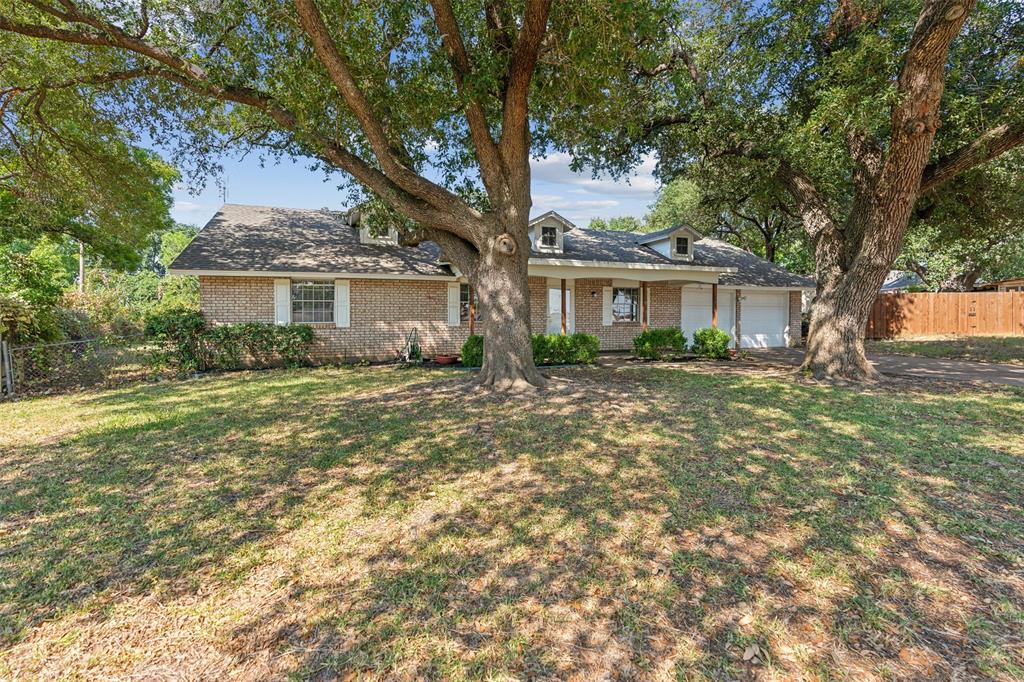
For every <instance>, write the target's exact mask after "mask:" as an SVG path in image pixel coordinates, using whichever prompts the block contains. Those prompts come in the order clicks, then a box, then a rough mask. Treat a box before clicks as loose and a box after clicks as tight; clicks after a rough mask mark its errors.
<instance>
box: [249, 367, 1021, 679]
mask: <svg viewBox="0 0 1024 682" xmlns="http://www.w3.org/2000/svg"><path fill="white" fill-rule="evenodd" d="M646 378H647V379H648V380H647V381H645V382H643V383H630V382H626V383H625V384H624V383H623V382H621V381H617V382H611V385H610V386H602V385H601V382H600V381H597V382H593V383H587V384H586V385H585V386H582V387H581V388H580V390H579V391H578V394H577V395H572V394H569V395H568V396H566V399H565V400H564V401H562V402H559V401H558V400H557V399H552V398H551V397H545V398H542V399H540V400H523V401H521V403H520V404H519V405H517V406H516V410H515V412H514V413H512V414H508V415H506V416H504V418H502V419H501V422H500V424H498V425H497V426H496V427H495V437H494V442H495V444H496V452H495V458H496V466H495V467H494V469H493V470H491V471H488V472H486V473H487V477H486V478H485V479H482V480H479V481H476V482H475V483H473V484H472V485H470V486H469V488H468V489H465V488H462V489H460V491H459V493H458V494H457V493H456V492H454V491H452V492H450V494H449V495H447V496H446V497H445V503H444V504H443V505H441V506H437V505H432V504H430V501H429V499H427V500H424V498H423V496H422V495H423V490H424V486H423V482H422V481H421V480H418V477H419V476H420V475H423V474H424V473H425V474H426V475H427V476H429V475H430V472H421V471H412V472H409V473H412V474H413V476H412V478H408V477H404V476H400V477H399V478H398V480H396V482H395V487H394V489H393V494H395V495H396V496H399V497H404V496H411V497H412V498H419V500H420V505H414V506H413V507H412V508H410V510H409V513H408V515H407V516H406V520H408V519H415V518H419V519H420V522H417V523H412V524H409V525H408V526H405V527H406V528H411V529H413V530H412V531H411V532H409V533H408V534H407V535H405V536H401V535H398V536H395V537H392V538H391V540H392V541H391V542H374V543H370V544H371V545H372V547H371V548H368V551H365V552H363V553H362V556H361V557H360V560H359V561H358V562H356V563H358V564H360V565H359V566H358V567H357V568H355V569H353V568H352V567H351V566H350V565H346V567H345V570H342V571H338V572H334V571H332V570H331V568H330V567H329V566H325V565H324V564H323V563H320V564H318V565H317V566H316V567H312V566H311V567H309V569H308V570H298V571H296V576H297V577H296V579H295V582H294V583H293V584H292V590H291V591H290V592H289V595H288V596H286V597H283V598H282V599H281V600H280V601H279V602H277V603H276V604H275V605H273V606H270V607H268V608H266V609H265V610H264V611H263V612H262V613H254V614H253V615H252V617H250V618H248V619H246V622H245V623H244V624H243V625H241V626H240V627H239V628H237V629H236V630H234V631H233V632H232V636H233V637H237V641H239V642H245V641H249V640H251V638H252V637H253V636H254V633H257V632H260V633H262V634H261V636H259V637H256V639H257V641H259V642H261V643H262V645H263V646H265V645H266V643H267V642H275V643H276V644H277V646H278V647H279V650H280V651H282V652H284V659H288V660H294V661H295V663H294V668H293V670H295V671H297V672H298V673H299V674H300V676H317V675H323V674H328V675H329V674H332V673H334V672H340V671H363V672H366V673H373V672H376V673H383V674H385V675H388V676H392V675H393V676H397V677H401V678H417V677H426V678H432V679H449V678H460V677H484V676H488V675H491V676H493V675H500V674H502V673H505V674H510V675H514V676H527V677H530V676H538V677H551V678H559V679H561V678H567V677H573V676H577V677H579V678H580V679H593V678H595V677H598V676H601V675H605V674H611V675H613V676H614V675H617V676H620V677H623V678H637V677H658V676H665V675H667V676H669V677H674V676H676V675H677V674H678V675H690V674H692V675H698V676H699V675H707V676H709V677H712V678H718V677H721V676H730V677H740V676H757V675H758V674H759V673H763V674H767V673H766V672H764V671H765V670H766V669H767V670H770V671H772V672H773V673H774V674H776V675H782V676H788V675H803V674H815V671H817V672H818V673H820V672H822V671H826V670H833V671H846V672H850V673H852V674H854V675H895V676H900V677H914V676H921V675H924V676H926V677H935V678H936V679H943V678H948V676H949V675H951V674H953V673H954V671H956V672H967V673H969V674H976V675H977V674H982V675H988V674H999V673H1000V672H1001V670H1000V668H1003V669H1005V670H1009V671H1010V674H1011V676H1012V672H1013V670H1014V667H1013V666H1019V665H1020V664H1021V659H1020V653H1021V652H1020V648H1019V645H1020V640H1019V635H1016V636H1014V635H1013V634H1012V633H1013V632H1014V628H1015V627H1016V625H1017V624H1019V615H1014V613H1015V612H1014V609H1016V610H1018V612H1019V609H1020V608H1021V606H1022V604H1024V593H1022V592H1021V585H1020V581H1019V580H1015V579H1010V580H1005V581H1004V580H1001V578H1000V576H1001V575H1003V574H1004V573H1005V572H1006V570H1007V569H1008V568H1010V567H1012V565H1013V562H1014V561H1015V560H1017V561H1019V557H1020V552H1021V546H1020V544H1019V543H1020V540H1019V537H1020V535H1019V530H1020V528H1021V522H1022V519H1021V517H1020V515H1019V513H1015V512H1014V511H1013V507H1012V504H1013V503H1014V502H1019V500H1020V489H1019V486H1018V485H1017V484H1016V483H1013V487H1009V488H1008V487H1006V484H1008V483H1012V481H1011V480H1010V477H1009V476H1005V477H1003V476H1000V475H998V474H997V473H996V472H994V471H992V467H993V465H1003V466H1012V467H1019V459H1018V457H1019V456H1020V452H1019V449H1018V450H1017V451H1016V452H1007V451H1003V450H1001V449H999V448H997V447H993V446H991V445H987V444H986V445H983V444H980V442H976V439H975V434H970V433H964V432H963V430H962V428H959V429H958V428H956V427H955V426H954V425H952V424H950V423H949V419H948V417H949V415H948V413H947V411H948V410H949V408H950V407H951V406H953V405H955V404H957V403H956V401H955V400H950V399H948V398H947V397H943V396H936V395H932V394H922V395H921V396H920V399H921V400H924V401H927V402H925V404H924V405H923V406H922V405H910V406H907V405H906V402H905V401H906V398H907V396H905V395H901V396H898V397H897V396H892V395H888V396H887V395H884V394H883V395H878V396H864V395H858V394H855V393H850V392H844V391H837V390H833V389H821V388H817V387H805V386H800V385H796V384H783V385H770V386H769V385H763V384H759V382H756V381H749V380H733V379H725V380H723V379H722V378H721V377H718V378H714V379H711V380H710V381H709V380H707V379H704V378H698V377H694V376H692V375H690V376H686V377H685V379H686V380H685V381H684V382H679V377H678V376H671V375H647V377H646ZM651 379H653V380H651ZM714 383H717V384H718V386H714V385H713V384H714ZM723 383H724V384H725V385H722V384H723ZM623 391H625V392H626V393H625V394H623ZM894 398H895V399H894ZM966 402H967V403H968V404H969V403H970V400H966ZM876 403H877V404H876ZM772 405H787V406H788V407H787V408H785V409H782V408H776V407H772ZM959 407H961V408H962V407H963V405H962V404H960V405H959ZM975 407H976V408H977V409H978V410H995V412H997V413H998V412H1000V411H1002V412H1003V413H1002V414H1001V415H1000V416H1001V418H1003V419H1002V422H1001V423H1003V424H1007V423H1012V421H1007V419H1005V418H1007V417H1013V416H1018V417H1019V415H1020V405H1014V406H1004V407H993V406H989V407H983V405H982V404H980V403H979V404H978V405H976V406H975ZM465 415H466V419H467V420H470V421H472V420H474V419H483V420H487V419H493V411H488V410H481V409H478V408H476V407H473V406H467V407H466V409H465ZM990 416H991V414H989V415H987V416H983V415H982V414H981V413H980V412H978V413H975V414H973V415H967V416H961V418H960V420H961V421H962V422H964V424H977V423H978V421H980V422H981V423H987V422H988V421H989V417H990ZM908 417H913V418H914V419H915V420H916V421H915V422H914V423H913V428H906V427H907V424H906V422H905V420H906V419H907V418H908ZM964 424H961V427H962V426H963V425H964ZM766 425H767V426H769V428H768V430H766V429H765V426H766ZM641 426H642V427H643V428H642V429H640V428H638V427H641ZM901 427H902V428H901ZM953 429H956V431H955V433H956V434H957V435H956V436H955V437H954V431H953ZM809 434H813V435H809ZM978 440H979V441H980V440H984V438H983V437H981V436H980V435H979V436H978ZM954 448H955V450H954ZM952 464H955V466H956V471H955V472H950V471H948V468H949V467H950V466H951V465H952ZM951 473H953V474H954V476H952V477H951V476H950V474H951ZM949 478H956V479H958V480H959V482H961V483H968V482H971V483H972V484H973V485H974V486H975V487H974V488H973V489H972V491H971V492H970V493H968V494H965V493H963V492H962V491H959V492H957V491H955V490H953V489H952V486H951V484H950V481H949V480H948V479H949ZM449 480H457V479H449ZM1004 491H1009V494H1010V497H1006V495H1005V493H1004ZM1007 503H1009V505H1008V504H1007ZM424 505H425V506H424ZM965 511H967V512H969V513H970V514H972V515H973V518H972V520H971V521H970V524H971V525H970V527H969V528H967V527H964V526H962V521H963V519H961V518H959V515H961V514H962V513H964V512H965ZM396 522H397V523H398V525H399V527H400V528H401V527H402V525H403V521H402V520H401V519H396ZM1012 529H1016V531H1017V532H1012V533H1009V534H1007V531H1010V530H1012ZM965 532H970V533H975V534H976V535H974V536H973V539H974V540H977V541H980V543H981V544H977V543H975V544H972V543H971V542H970V541H969V539H965V538H964V537H960V536H962V535H964V533H965ZM979 554H980V556H979ZM311 576H315V577H311ZM986 599H987V600H989V602H990V603H991V602H993V601H995V602H998V603H1001V604H1003V607H1000V608H1002V610H1003V611H1004V612H1006V613H1004V614H1003V615H1004V616H1006V618H1004V621H1005V622H1000V621H999V614H998V613H997V611H999V609H996V608H991V607H989V606H988V604H986V602H985V600H986ZM298 602H301V603H303V604H304V606H303V607H302V608H298V609H296V608H295V604H296V603H298ZM1007 605H1009V607H1007ZM317 614H319V616H318V615H317ZM993 614H995V615H993ZM965 621H966V625H965ZM971 622H974V625H973V626H971ZM1014 637H1016V639H1014ZM755 644H756V645H757V649H750V648H749V647H751V646H752V645H755ZM992 647H996V648H997V649H1001V650H997V651H993V650H992ZM1009 647H1017V648H1016V649H1015V650H1013V649H1011V648H1009ZM745 651H756V659H757V661H754V662H744V661H743V660H742V659H743V653H744V652H745ZM238 653H239V654H241V655H243V656H244V655H245V654H244V647H243V649H241V650H239V652H238ZM752 658H754V657H752Z"/></svg>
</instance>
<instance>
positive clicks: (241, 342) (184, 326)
mask: <svg viewBox="0 0 1024 682" xmlns="http://www.w3.org/2000/svg"><path fill="white" fill-rule="evenodd" d="M146 334H147V335H148V336H150V337H152V338H153V339H154V340H156V341H157V342H159V343H160V345H161V346H162V347H163V352H162V354H161V355H160V357H159V359H160V360H162V361H165V362H168V363H170V364H173V365H176V366H177V367H180V368H181V369H184V370H192V371H194V370H205V369H239V368H241V367H242V366H243V365H244V364H245V363H246V361H247V360H248V361H249V364H251V365H252V366H255V367H268V366H271V365H273V364H274V363H275V362H277V361H278V360H280V361H281V362H282V363H284V365H285V366H286V367H298V366H301V365H304V364H307V363H308V361H309V348H310V346H311V345H312V343H313V338H314V334H313V328H312V327H310V326H309V325H305V324H294V325H287V326H278V325H273V324H267V323H265V322H246V323H244V324H225V325H218V326H216V327H208V326H207V325H206V320H205V318H204V317H203V314H202V313H201V312H198V311H195V310H191V309H188V308H185V309H177V310H165V311H163V312H160V313H154V314H151V315H149V317H148V318H147V320H146Z"/></svg>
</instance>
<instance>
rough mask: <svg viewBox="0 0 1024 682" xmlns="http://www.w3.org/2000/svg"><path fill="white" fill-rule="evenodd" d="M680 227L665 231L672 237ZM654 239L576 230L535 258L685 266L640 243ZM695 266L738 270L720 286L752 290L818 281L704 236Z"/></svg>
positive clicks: (807, 285) (695, 247)
mask: <svg viewBox="0 0 1024 682" xmlns="http://www.w3.org/2000/svg"><path fill="white" fill-rule="evenodd" d="M676 229H678V228H675V227H673V228H671V229H669V230H662V232H664V233H665V234H664V236H668V235H670V234H672V233H673V232H675V231H676ZM648 237H650V235H649V234H636V233H633V232H619V231H615V230H589V229H580V228H578V229H575V230H573V231H572V232H566V233H565V235H564V241H563V244H562V248H563V252H562V253H550V252H537V251H534V252H533V253H532V254H531V255H532V256H533V257H534V258H547V259H559V258H563V259H573V260H592V261H624V262H627V263H650V264H665V265H685V264H686V263H681V262H680V261H677V260H672V259H671V258H669V257H667V256H663V255H662V254H660V253H658V252H657V251H655V250H654V249H652V248H651V247H649V246H645V245H643V244H641V243H640V240H642V239H646V238H648ZM690 263H691V264H692V265H703V266H708V267H722V268H736V272H733V273H725V274H723V275H722V276H721V277H720V278H719V283H721V284H722V285H725V286H751V287H791V288H813V287H814V280H812V279H810V278H808V277H801V276H800V275H794V274H793V273H791V272H789V271H788V270H786V269H785V268H782V267H780V266H778V265H776V264H774V263H772V262H770V261H767V260H765V259H764V258H761V257H759V256H756V255H754V254H752V253H750V252H749V251H744V250H743V249H741V248H739V247H737V246H733V245H732V244H728V243H726V242H723V241H719V240H717V239H711V238H710V237H704V238H703V239H700V240H698V241H696V242H694V245H693V260H692V261H690Z"/></svg>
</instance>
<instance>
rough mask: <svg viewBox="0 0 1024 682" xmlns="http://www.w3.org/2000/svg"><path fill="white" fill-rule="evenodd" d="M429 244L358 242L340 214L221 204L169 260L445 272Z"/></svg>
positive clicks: (177, 265) (190, 265)
mask: <svg viewBox="0 0 1024 682" xmlns="http://www.w3.org/2000/svg"><path fill="white" fill-rule="evenodd" d="M439 255H440V249H438V247H437V246H436V245H435V244H432V243H431V244H424V245H422V246H421V247H419V248H411V247H406V246H388V245H383V244H382V245H378V244H362V243H360V241H359V232H358V231H357V230H356V229H354V228H352V227H350V226H349V225H348V224H347V223H346V222H345V217H344V215H343V214H341V213H336V212H333V211H323V210H309V209H296V208H273V207H269V206H244V205H240V204H225V205H224V206H223V207H221V209H220V210H219V211H217V213H216V214H215V215H214V216H213V218H211V219H210V222H208V223H206V226H205V227H204V228H203V229H202V230H200V232H199V234H198V235H197V236H196V238H195V239H193V240H192V243H190V244H189V245H188V246H187V247H185V250H184V251H182V252H181V254H180V255H179V256H178V257H177V258H176V259H175V260H174V263H172V264H171V268H172V269H175V270H226V271H235V272H238V271H262V272H323V273H331V272H357V273H360V272H361V273H372V274H395V275H398V274H401V275H435V276H436V275H440V276H449V277H450V276H451V274H452V272H451V270H450V269H449V268H448V266H446V265H441V264H439V263H438V257H439Z"/></svg>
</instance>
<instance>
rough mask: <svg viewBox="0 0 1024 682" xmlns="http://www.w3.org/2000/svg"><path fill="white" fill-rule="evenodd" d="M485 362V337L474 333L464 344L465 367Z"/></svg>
mask: <svg viewBox="0 0 1024 682" xmlns="http://www.w3.org/2000/svg"><path fill="white" fill-rule="evenodd" d="M482 364H484V337H482V336H480V335H479V334H473V336H470V337H469V338H468V339H466V342H465V343H463V344H462V365H463V367H479V366H481V365H482Z"/></svg>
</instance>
